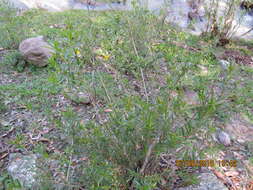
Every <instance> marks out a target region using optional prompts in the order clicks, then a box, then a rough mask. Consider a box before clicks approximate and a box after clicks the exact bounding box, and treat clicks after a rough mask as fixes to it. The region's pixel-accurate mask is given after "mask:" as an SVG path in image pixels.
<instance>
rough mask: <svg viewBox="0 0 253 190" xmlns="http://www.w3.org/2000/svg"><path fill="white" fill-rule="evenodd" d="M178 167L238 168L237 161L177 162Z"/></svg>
mask: <svg viewBox="0 0 253 190" xmlns="http://www.w3.org/2000/svg"><path fill="white" fill-rule="evenodd" d="M176 166H177V167H216V166H218V167H236V166H237V161H236V160H176Z"/></svg>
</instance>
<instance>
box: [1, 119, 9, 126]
mask: <svg viewBox="0 0 253 190" xmlns="http://www.w3.org/2000/svg"><path fill="white" fill-rule="evenodd" d="M9 125H10V122H8V121H5V120H0V126H3V127H7V126H9Z"/></svg>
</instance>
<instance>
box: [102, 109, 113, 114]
mask: <svg viewBox="0 0 253 190" xmlns="http://www.w3.org/2000/svg"><path fill="white" fill-rule="evenodd" d="M104 112H105V113H109V112H112V110H111V109H105V110H104Z"/></svg>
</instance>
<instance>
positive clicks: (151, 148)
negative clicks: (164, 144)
mask: <svg viewBox="0 0 253 190" xmlns="http://www.w3.org/2000/svg"><path fill="white" fill-rule="evenodd" d="M159 140H160V136H159V137H157V138H156V139H155V140H154V141H153V142H152V143H151V144H150V145H149V147H148V152H147V154H146V157H145V161H144V163H143V165H142V167H141V170H140V173H141V174H144V171H145V169H146V167H147V164H148V162H149V159H150V156H151V154H152V152H153V149H154V147H155V145H156V144H157V143H158V142H159Z"/></svg>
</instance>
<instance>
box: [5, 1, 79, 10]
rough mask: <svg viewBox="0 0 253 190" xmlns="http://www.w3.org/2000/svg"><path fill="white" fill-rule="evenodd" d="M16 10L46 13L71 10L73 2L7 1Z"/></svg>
mask: <svg viewBox="0 0 253 190" xmlns="http://www.w3.org/2000/svg"><path fill="white" fill-rule="evenodd" d="M8 1H9V3H10V4H11V5H13V7H15V8H17V9H31V8H40V9H45V10H48V11H63V10H66V9H71V8H72V4H73V2H74V0H8Z"/></svg>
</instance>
